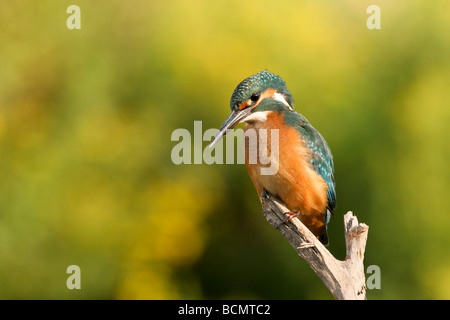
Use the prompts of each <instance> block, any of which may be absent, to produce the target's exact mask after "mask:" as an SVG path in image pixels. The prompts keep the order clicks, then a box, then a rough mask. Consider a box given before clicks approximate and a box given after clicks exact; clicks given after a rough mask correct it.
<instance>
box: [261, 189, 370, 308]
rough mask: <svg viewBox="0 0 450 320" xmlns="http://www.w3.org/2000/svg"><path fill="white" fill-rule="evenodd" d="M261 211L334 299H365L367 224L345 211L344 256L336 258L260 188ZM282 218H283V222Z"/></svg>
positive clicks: (277, 201) (285, 209)
mask: <svg viewBox="0 0 450 320" xmlns="http://www.w3.org/2000/svg"><path fill="white" fill-rule="evenodd" d="M261 200H262V210H263V215H264V217H265V218H266V219H267V221H268V222H269V223H270V224H271V225H272V226H273V227H274V228H275V229H277V230H278V231H279V232H280V233H281V234H282V235H283V237H284V238H285V239H286V240H287V241H288V242H289V243H290V244H291V245H292V246H293V247H294V249H295V250H296V251H297V254H298V255H299V256H300V258H302V259H303V260H305V261H306V262H307V263H308V264H309V266H310V267H311V268H312V269H313V270H314V272H315V273H316V274H317V275H318V276H319V278H320V279H321V280H322V281H323V282H324V284H325V285H326V287H327V288H328V289H329V290H330V291H331V293H332V294H333V297H334V298H335V299H336V300H365V299H366V277H365V272H364V263H363V260H364V251H365V248H366V241H367V233H368V230H369V227H368V226H367V225H366V224H364V223H358V219H357V218H356V216H354V215H353V214H352V212H350V211H349V212H348V213H347V214H346V215H345V216H344V226H345V243H346V258H345V260H344V261H341V260H337V259H336V258H335V257H334V256H333V255H332V254H331V253H330V252H329V251H328V250H327V248H325V246H324V245H323V244H322V243H321V242H320V241H319V240H318V239H317V238H316V237H315V236H314V235H313V234H312V232H311V231H309V229H308V228H307V227H306V226H305V225H304V224H303V223H302V222H301V221H300V220H299V219H298V218H293V219H291V220H289V221H286V217H287V215H286V214H287V213H288V212H289V210H288V209H287V208H286V207H285V206H284V205H283V204H282V203H281V202H280V200H278V199H277V198H275V197H274V196H272V195H271V194H269V193H268V192H266V190H264V191H263V193H262V196H261ZM285 221H286V222H285Z"/></svg>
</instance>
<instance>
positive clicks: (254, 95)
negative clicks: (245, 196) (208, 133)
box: [210, 70, 336, 245]
mask: <svg viewBox="0 0 450 320" xmlns="http://www.w3.org/2000/svg"><path fill="white" fill-rule="evenodd" d="M230 108H231V114H230V115H229V116H228V118H227V119H226V120H225V122H224V123H223V124H222V126H221V127H220V129H219V131H218V133H217V134H216V136H215V137H214V139H213V141H212V142H211V144H210V147H212V146H213V145H214V144H215V143H217V142H218V141H219V140H220V139H222V137H224V136H225V135H226V134H227V133H228V132H229V130H231V129H233V128H234V127H235V126H236V125H237V124H239V123H242V122H245V128H244V146H245V163H246V167H247V170H248V173H249V175H250V178H251V180H252V182H253V185H254V187H255V189H256V191H257V193H258V196H259V199H260V201H261V197H262V192H263V190H264V189H265V190H266V191H267V192H269V193H270V194H271V195H273V196H274V197H276V198H278V199H279V200H281V201H282V202H283V203H284V204H285V205H286V207H287V208H288V209H289V211H290V212H289V218H288V219H287V220H290V219H291V218H294V217H297V218H299V219H300V221H301V222H302V223H303V224H304V225H305V226H306V227H307V228H308V229H309V230H310V231H311V232H312V233H313V234H314V235H315V236H316V237H317V238H318V239H319V240H320V241H321V242H322V243H323V244H325V245H328V242H329V241H328V234H327V225H328V222H329V221H330V217H331V216H332V215H333V212H334V210H335V208H336V184H335V180H334V163H333V155H332V154H331V150H330V148H329V146H328V144H327V142H326V141H325V139H324V138H323V136H322V135H321V134H320V133H319V131H317V130H316V129H315V128H314V127H313V126H312V125H311V124H310V123H309V121H308V120H307V119H306V118H305V117H304V116H303V115H301V114H300V113H298V112H296V111H295V110H294V101H293V97H292V94H291V93H290V91H289V90H288V88H287V86H286V83H285V82H284V81H283V79H282V78H281V77H280V76H278V75H276V74H273V73H271V72H269V71H268V70H264V71H261V72H259V73H256V74H254V75H252V76H250V77H248V78H246V79H244V80H243V81H242V82H241V83H239V85H238V86H237V87H236V88H235V89H234V92H233V94H232V96H231V100H230ZM262 129H265V130H266V132H267V131H271V130H273V129H276V130H278V146H277V147H278V159H277V161H278V163H277V165H278V170H277V171H276V172H274V173H273V174H269V175H265V174H262V173H261V172H262V171H261V169H262V168H263V167H264V166H267V165H266V164H263V163H262V162H261V161H249V153H251V152H252V150H257V148H258V147H261V148H265V149H266V150H265V153H266V154H268V155H269V154H271V152H272V151H274V150H271V148H273V144H272V143H270V144H269V143H266V144H264V145H263V144H261V143H260V141H261V140H260V139H245V136H246V133H247V131H248V130H254V132H256V135H257V136H259V135H260V134H262V131H261V130H262ZM267 135H268V134H267V133H266V137H267ZM274 161H275V160H274Z"/></svg>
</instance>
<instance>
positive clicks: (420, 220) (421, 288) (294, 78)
mask: <svg viewBox="0 0 450 320" xmlns="http://www.w3.org/2000/svg"><path fill="white" fill-rule="evenodd" d="M72 4H74V5H78V6H79V7H80V10H81V29H80V30H69V29H68V28H67V27H66V20H67V19H68V17H69V15H70V14H68V13H66V9H67V7H68V6H69V5H72ZM372 4H376V5H378V6H379V7H380V10H381V29H379V30H369V29H368V28H367V27H366V20H367V18H368V17H369V14H368V13H367V12H366V10H367V7H368V6H369V5H372ZM448 30H450V6H449V5H448V3H447V1H445V0H436V1H429V2H426V1H406V0H399V1H394V2H393V1H386V0H380V1H376V2H373V1H356V0H340V1H334V2H330V1H325V0H319V1H294V0H291V1H253V0H251V1H234V0H232V1H200V0H193V1H181V0H176V1H157V0H152V1H137V0H131V1H117V0H112V1H111V0H109V1H105V0H100V1H87V0H73V1H56V0H42V1H39V2H36V1H18V0H9V1H4V2H3V3H2V4H1V10H0V70H1V71H0V75H1V76H0V170H1V171H0V298H2V299H226V298H233V299H234V298H244V299H331V298H332V297H331V295H330V293H329V292H328V291H327V289H326V288H325V287H324V285H323V284H322V283H321V282H320V280H319V279H318V278H317V277H316V276H315V275H314V273H313V272H312V271H311V270H310V269H309V267H308V266H307V264H306V263H304V262H303V261H301V260H300V259H298V257H297V256H296V254H295V251H294V250H293V249H292V248H290V246H289V244H288V243H287V242H286V241H285V240H284V239H283V238H282V237H281V236H280V235H279V234H278V233H277V232H276V230H274V229H273V228H272V227H271V226H270V225H269V224H268V223H267V222H266V221H265V219H264V217H263V216H262V214H261V207H260V203H259V201H258V197H257V195H256V192H255V191H254V189H253V186H252V184H251V182H250V179H249V177H248V175H247V172H246V169H245V166H243V165H240V164H234V165H232V164H224V165H219V164H214V165H206V164H201V165H200V164H199V165H195V164H182V165H175V164H174V163H173V162H172V159H171V150H172V148H173V147H174V146H175V145H176V144H177V142H176V141H172V140H171V134H172V132H173V131H174V130H176V129H178V128H185V129H187V130H189V131H190V132H191V133H193V130H194V121H202V126H203V130H206V129H209V128H218V127H219V126H220V125H221V123H222V122H223V121H224V120H225V118H226V117H227V115H228V113H229V99H230V96H231V94H232V92H233V89H234V87H235V86H236V85H237V84H238V83H239V82H240V81H241V80H243V79H244V78H246V77H248V76H250V75H252V74H254V73H256V72H259V71H261V70H263V69H269V70H270V71H272V72H274V73H277V74H279V75H281V76H282V77H283V79H284V80H285V81H286V83H287V85H288V87H289V89H290V91H291V92H292V93H293V95H294V100H295V109H296V110H297V111H298V112H301V113H302V114H303V115H304V116H306V117H307V118H308V119H309V120H310V122H311V123H312V124H313V125H314V126H315V127H316V128H317V129H318V130H319V131H320V132H321V133H322V134H323V135H324V137H325V138H326V139H327V141H328V143H329V145H330V147H331V149H332V152H333V155H334V159H335V166H336V175H335V176H336V182H337V199H338V207H337V211H336V214H335V216H334V218H333V220H332V221H331V224H330V239H331V244H330V251H331V252H332V253H333V254H335V255H336V256H337V257H338V258H340V259H343V258H344V255H345V249H344V243H343V242H344V240H343V227H342V216H343V214H344V213H345V212H346V211H347V210H352V211H353V212H354V213H355V214H356V215H357V216H358V218H359V220H360V221H363V222H366V223H367V224H368V225H369V226H370V231H369V239H368V244H367V250H366V257H365V263H366V266H368V265H372V264H374V265H378V266H379V267H380V270H381V289H380V290H369V291H368V293H367V296H368V299H449V298H450V291H449V286H448V284H449V279H450V261H449V259H448V257H449V250H448V248H449V247H450V235H449V233H448V230H449V229H450V215H449V213H450V200H449V197H448V194H449V192H450V170H449V166H448V161H449V159H450V148H449V143H450V139H449V137H450V130H449V129H448V123H449V121H450V104H449V101H450V90H449V84H450V34H449V33H448ZM207 144H208V142H207V141H204V142H203V144H202V147H206V146H207ZM193 145H194V142H193V141H192V146H193ZM72 264H75V265H78V266H80V269H81V272H82V276H81V281H82V284H81V286H82V289H81V290H69V289H67V287H66V279H67V277H68V274H66V268H67V266H69V265H72Z"/></svg>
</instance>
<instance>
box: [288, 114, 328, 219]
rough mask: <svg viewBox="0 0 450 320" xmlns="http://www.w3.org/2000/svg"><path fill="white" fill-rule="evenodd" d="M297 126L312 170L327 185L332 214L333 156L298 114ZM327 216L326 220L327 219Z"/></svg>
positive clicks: (306, 121)
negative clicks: (308, 155)
mask: <svg viewBox="0 0 450 320" xmlns="http://www.w3.org/2000/svg"><path fill="white" fill-rule="evenodd" d="M297 115H298V116H299V118H298V119H299V120H298V122H297V126H298V128H299V130H300V132H301V133H302V138H303V139H304V142H305V145H306V146H307V148H308V149H309V150H310V159H309V161H310V163H311V166H312V167H313V168H314V170H315V171H316V172H317V173H318V174H319V175H320V176H321V177H322V178H323V180H324V181H325V183H326V184H327V196H328V207H327V208H328V210H329V213H330V214H333V212H334V209H335V208H336V183H335V181H334V163H333V155H332V154H331V150H330V148H329V147H328V144H327V142H326V141H325V139H324V138H323V137H322V135H321V134H320V133H319V131H317V130H316V129H315V128H314V127H313V126H312V125H311V124H310V123H309V122H308V120H307V119H306V118H305V117H303V116H302V115H301V114H298V113H297ZM329 218H330V217H329V215H328V214H327V220H328V219H329ZM327 223H328V221H327Z"/></svg>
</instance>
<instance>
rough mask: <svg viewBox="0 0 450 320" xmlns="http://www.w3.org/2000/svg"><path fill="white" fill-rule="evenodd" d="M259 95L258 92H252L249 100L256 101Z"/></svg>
mask: <svg viewBox="0 0 450 320" xmlns="http://www.w3.org/2000/svg"><path fill="white" fill-rule="evenodd" d="M259 96H260V93H259V92H253V94H252V96H251V97H250V100H252V101H253V102H256V101H258V99H259Z"/></svg>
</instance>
